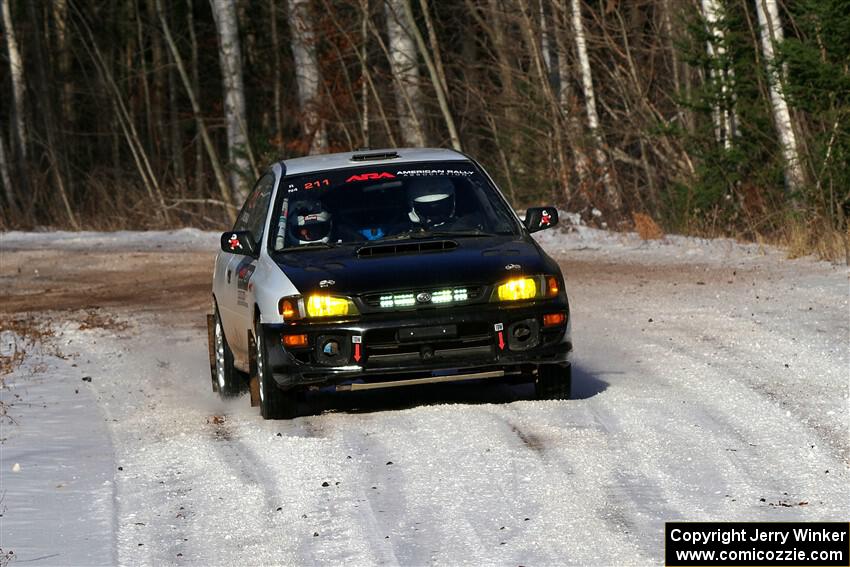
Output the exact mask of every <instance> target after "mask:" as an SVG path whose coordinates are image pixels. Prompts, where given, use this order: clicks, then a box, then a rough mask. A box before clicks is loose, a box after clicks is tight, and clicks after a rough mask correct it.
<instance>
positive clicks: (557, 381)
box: [534, 364, 573, 400]
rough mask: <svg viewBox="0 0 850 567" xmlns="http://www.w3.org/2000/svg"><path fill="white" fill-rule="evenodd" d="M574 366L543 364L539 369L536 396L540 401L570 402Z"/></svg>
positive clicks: (535, 387) (535, 386)
mask: <svg viewBox="0 0 850 567" xmlns="http://www.w3.org/2000/svg"><path fill="white" fill-rule="evenodd" d="M572 370H573V368H572V366H571V365H567V366H561V365H559V364H543V365H541V366H540V367H539V368H538V369H537V379H536V380H535V381H534V394H535V396H536V397H537V399H538V400H569V399H570V391H571V390H572V383H573V373H572Z"/></svg>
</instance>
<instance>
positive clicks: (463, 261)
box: [208, 149, 572, 419]
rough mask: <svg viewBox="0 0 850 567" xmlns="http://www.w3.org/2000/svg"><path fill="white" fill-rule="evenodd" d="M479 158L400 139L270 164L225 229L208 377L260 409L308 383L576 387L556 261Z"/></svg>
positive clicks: (546, 222) (292, 401)
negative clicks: (496, 381) (503, 382)
mask: <svg viewBox="0 0 850 567" xmlns="http://www.w3.org/2000/svg"><path fill="white" fill-rule="evenodd" d="M557 223H558V213H557V210H556V209H555V207H537V208H532V209H528V211H527V213H526V216H525V222H524V223H523V222H522V221H520V219H519V218H518V217H517V215H516V214H515V213H514V211H513V209H512V208H511V207H510V205H509V204H508V202H507V201H506V200H505V198H504V197H503V195H502V194H501V193H500V191H499V190H498V189H497V188H496V186H495V184H494V183H493V180H492V179H491V178H490V177H489V175H488V174H487V173H486V172H485V171H484V169H483V168H482V167H481V166H480V165H479V164H478V163H476V162H475V161H474V160H473V159H471V158H469V157H468V156H466V155H463V154H461V153H458V152H454V151H451V150H443V149H394V150H381V151H368V152H361V153H356V152H355V153H339V154H331V155H320V156H311V157H305V158H297V159H291V160H286V161H282V162H279V163H275V164H274V165H273V166H271V167H270V168H269V169H268V171H267V172H266V173H265V174H264V175H263V176H262V177H260V179H259V181H257V184H256V185H255V187H254V189H253V191H252V192H251V194H250V196H249V197H248V199H247V201H246V202H245V205H244V206H243V207H242V210H241V211H240V213H239V216H238V218H237V220H236V224H235V226H234V227H233V230H231V231H228V232H225V233H224V234H222V236H221V251H220V252H219V253H218V256H217V258H216V261H215V271H214V275H213V289H212V291H213V313H212V314H211V315H209V317H208V326H209V335H210V366H211V369H212V384H213V389H214V390H216V391H218V392H219V393H220V394H221V395H222V396H225V397H226V396H233V395H236V394H238V393H240V392H242V391H244V389H245V388H246V386H248V387H249V389H250V391H251V400H252V403H253V404H254V405H259V406H260V410H261V413H262V415H263V417H265V418H267V419H268V418H291V417H294V416H295V415H296V411H297V405H296V399H297V397H298V394H299V393H300V392H302V391H304V390H306V389H308V388H316V387H325V386H335V387H336V389H337V390H340V391H346V390H348V391H350V390H361V389H373V388H389V387H397V386H407V385H412V384H420V383H429V382H447V381H462V380H484V379H490V378H499V377H515V378H518V379H524V380H527V381H534V384H535V391H536V394H537V397H538V398H541V399H563V398H568V397H569V394H570V382H571V368H570V358H571V353H572V340H571V337H570V309H569V303H568V300H567V294H566V290H565V288H564V279H563V276H562V275H561V271H560V269H559V267H558V265H557V264H556V263H555V262H554V261H553V260H552V259H551V258H550V257H549V256H547V255H546V253H545V252H543V250H541V248H540V246H539V245H538V244H537V243H536V242H535V241H534V240H533V239H532V238H531V236H530V233H532V232H535V231H538V230H541V229H545V228H550V227H553V226H555V225H556V224H557Z"/></svg>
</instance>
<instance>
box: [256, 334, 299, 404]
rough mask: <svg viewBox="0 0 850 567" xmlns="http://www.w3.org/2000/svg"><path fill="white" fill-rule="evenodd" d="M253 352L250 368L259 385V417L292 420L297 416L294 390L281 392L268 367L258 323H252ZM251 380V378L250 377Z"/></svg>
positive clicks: (263, 341) (266, 350)
mask: <svg viewBox="0 0 850 567" xmlns="http://www.w3.org/2000/svg"><path fill="white" fill-rule="evenodd" d="M253 339H254V340H253V341H251V342H252V343H253V346H254V350H253V353H252V357H253V361H252V364H251V368H252V369H254V371H255V372H256V379H257V383H258V385H259V395H260V415H262V416H263V419H292V418H293V417H296V416H297V415H298V403H297V402H298V399H297V396H296V392H295V391H294V390H281V389H280V387H279V386H278V385H277V382H275V380H274V376H272V372H271V368H270V367H269V357H268V349H267V348H266V338H265V336H264V335H263V329H262V326H261V325H260V322H259V321H257V322H256V323H254V337H253ZM252 378H253V377H252Z"/></svg>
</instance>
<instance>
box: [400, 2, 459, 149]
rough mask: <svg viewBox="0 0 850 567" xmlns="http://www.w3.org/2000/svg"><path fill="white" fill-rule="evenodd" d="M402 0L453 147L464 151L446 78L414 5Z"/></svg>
mask: <svg viewBox="0 0 850 567" xmlns="http://www.w3.org/2000/svg"><path fill="white" fill-rule="evenodd" d="M402 1H403V2H404V16H405V18H406V19H407V25H408V26H409V27H410V30H411V31H412V32H413V37H414V39H416V45H417V46H418V47H419V53H421V54H422V58H423V59H424V60H425V66H426V67H427V68H428V74H429V75H430V76H431V83H432V84H433V86H434V91H435V92H436V93H437V102H439V104H440V111H441V112H442V113H443V119H444V120H445V121H446V128H448V130H449V138H450V139H451V141H452V147H453V148H454V149H455V150H457V151H462V148H461V145H460V137H459V136H458V134H457V128H456V127H455V121H454V118H452V114H451V111H450V110H449V102H448V93H447V91H446V90H445V78H444V79H443V80H440V74H439V72H438V71H437V67H436V65H435V63H434V59H432V58H431V54H430V52H429V50H428V47H427V46H426V45H425V39H424V38H423V37H422V32H420V31H419V27H418V26H417V25H416V18H414V17H413V6H411V5H410V0H402ZM420 1H423V0H420ZM425 8H426V9H427V3H426V4H425ZM426 22H430V17H428V18H426ZM434 41H435V42H436V37H435V38H434ZM432 47H434V45H432ZM444 77H445V75H444Z"/></svg>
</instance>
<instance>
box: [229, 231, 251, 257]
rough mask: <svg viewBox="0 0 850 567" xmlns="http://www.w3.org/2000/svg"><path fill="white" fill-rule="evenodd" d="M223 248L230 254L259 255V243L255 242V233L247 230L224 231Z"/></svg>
mask: <svg viewBox="0 0 850 567" xmlns="http://www.w3.org/2000/svg"><path fill="white" fill-rule="evenodd" d="M221 249H222V251H224V252H228V253H230V254H241V255H243V256H256V255H257V245H256V244H254V235H253V234H251V233H250V231H247V230H236V231H231V232H224V233H222V235H221Z"/></svg>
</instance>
